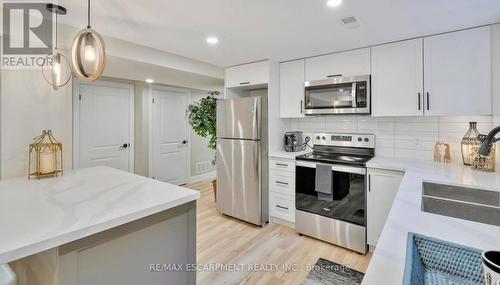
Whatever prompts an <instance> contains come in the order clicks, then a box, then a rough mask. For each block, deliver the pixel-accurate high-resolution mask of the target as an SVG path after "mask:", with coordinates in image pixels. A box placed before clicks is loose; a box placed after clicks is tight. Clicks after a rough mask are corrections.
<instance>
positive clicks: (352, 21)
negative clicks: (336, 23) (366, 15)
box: [342, 16, 359, 29]
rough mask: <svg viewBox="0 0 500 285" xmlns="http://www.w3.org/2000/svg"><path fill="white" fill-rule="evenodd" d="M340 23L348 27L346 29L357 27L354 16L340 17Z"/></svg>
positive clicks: (357, 23) (356, 20)
mask: <svg viewBox="0 0 500 285" xmlns="http://www.w3.org/2000/svg"><path fill="white" fill-rule="evenodd" d="M342 23H343V24H344V25H345V26H346V27H347V28H348V29H355V28H359V22H358V19H356V18H355V17H354V16H350V17H346V18H342Z"/></svg>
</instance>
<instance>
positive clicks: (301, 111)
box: [300, 100, 304, 114]
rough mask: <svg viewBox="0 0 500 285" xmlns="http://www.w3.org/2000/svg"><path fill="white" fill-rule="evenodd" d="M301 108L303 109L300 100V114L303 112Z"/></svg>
mask: <svg viewBox="0 0 500 285" xmlns="http://www.w3.org/2000/svg"><path fill="white" fill-rule="evenodd" d="M302 110H303V109H302V100H300V113H301V114H302V113H304V112H303V111H302Z"/></svg>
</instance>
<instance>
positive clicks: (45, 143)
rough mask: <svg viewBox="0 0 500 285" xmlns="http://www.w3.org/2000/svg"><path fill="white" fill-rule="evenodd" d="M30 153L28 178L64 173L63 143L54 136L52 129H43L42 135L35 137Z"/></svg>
mask: <svg viewBox="0 0 500 285" xmlns="http://www.w3.org/2000/svg"><path fill="white" fill-rule="evenodd" d="M28 155H29V158H28V179H30V178H31V177H38V178H40V177H49V176H57V175H58V174H59V173H61V174H62V173H63V149H62V143H60V142H58V141H57V140H56V139H55V138H54V136H53V135H52V131H51V130H43V131H42V134H41V135H39V136H37V137H34V138H33V143H32V144H30V146H29V154H28Z"/></svg>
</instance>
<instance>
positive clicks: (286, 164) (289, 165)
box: [269, 159, 295, 172]
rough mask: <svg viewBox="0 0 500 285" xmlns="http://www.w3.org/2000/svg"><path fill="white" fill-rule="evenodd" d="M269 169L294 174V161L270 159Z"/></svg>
mask: <svg viewBox="0 0 500 285" xmlns="http://www.w3.org/2000/svg"><path fill="white" fill-rule="evenodd" d="M269 168H270V169H274V170H281V171H288V172H295V161H293V160H282V159H270V160H269Z"/></svg>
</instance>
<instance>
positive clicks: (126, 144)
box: [120, 143, 130, 149]
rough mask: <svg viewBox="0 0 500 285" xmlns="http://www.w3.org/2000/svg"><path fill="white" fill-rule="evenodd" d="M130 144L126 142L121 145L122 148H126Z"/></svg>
mask: <svg viewBox="0 0 500 285" xmlns="http://www.w3.org/2000/svg"><path fill="white" fill-rule="evenodd" d="M129 146H130V144H129V143H124V144H123V145H121V146H120V148H121V149H126V148H128V147H129Z"/></svg>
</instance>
